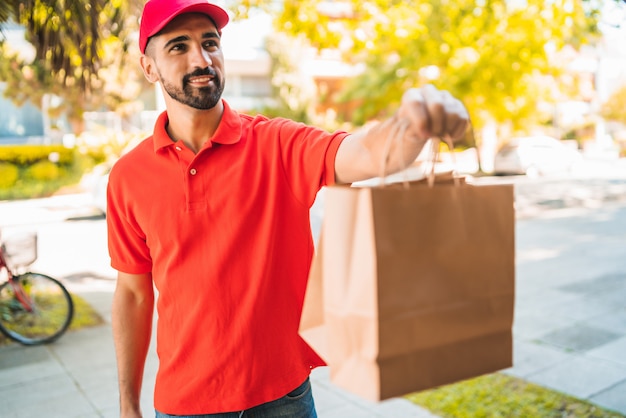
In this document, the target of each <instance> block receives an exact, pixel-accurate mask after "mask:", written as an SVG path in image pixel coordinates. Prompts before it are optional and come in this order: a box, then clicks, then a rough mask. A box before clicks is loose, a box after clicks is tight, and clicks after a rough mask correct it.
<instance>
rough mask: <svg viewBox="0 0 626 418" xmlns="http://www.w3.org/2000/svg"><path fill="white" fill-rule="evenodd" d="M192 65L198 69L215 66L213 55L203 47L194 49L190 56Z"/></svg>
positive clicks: (199, 46)
mask: <svg viewBox="0 0 626 418" xmlns="http://www.w3.org/2000/svg"><path fill="white" fill-rule="evenodd" d="M190 59H191V65H192V66H193V67H197V68H206V67H208V66H210V65H212V64H213V61H212V60H211V55H210V54H209V53H208V51H206V50H205V49H204V48H202V45H198V46H196V47H195V48H193V51H192V52H191V54H190Z"/></svg>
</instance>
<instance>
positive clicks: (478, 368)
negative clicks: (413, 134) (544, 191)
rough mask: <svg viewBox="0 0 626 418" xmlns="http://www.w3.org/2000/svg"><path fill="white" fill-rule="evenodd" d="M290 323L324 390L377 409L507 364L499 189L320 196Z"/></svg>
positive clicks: (508, 253) (338, 189)
mask: <svg viewBox="0 0 626 418" xmlns="http://www.w3.org/2000/svg"><path fill="white" fill-rule="evenodd" d="M324 201H325V202H324V218H323V224H322V231H321V240H320V244H319V245H318V249H317V253H316V255H315V259H314V261H313V267H312V269H311V275H310V279H309V286H308V289H307V294H306V297H305V304H304V309H303V316H302V321H301V326H300V328H301V329H300V332H301V335H302V337H303V338H304V339H305V340H306V341H307V342H308V343H309V344H310V345H311V346H312V347H313V348H314V349H315V350H316V351H318V353H319V354H320V355H321V356H322V357H323V358H324V359H325V360H326V362H327V364H328V365H329V367H330V375H331V381H332V382H334V383H335V384H337V385H338V386H340V387H342V388H344V389H347V390H349V391H351V392H353V393H356V394H357V395H360V396H362V397H364V398H367V399H371V400H382V399H386V398H390V397H393V396H399V395H404V394H407V393H410V392H413V391H417V390H422V389H427V388H432V387H436V386H440V385H443V384H448V383H452V382H455V381H459V380H462V379H466V378H470V377H474V376H478V375H481V374H484V373H489V372H493V371H496V370H500V369H503V368H506V367H509V366H511V365H512V333H511V328H512V323H513V304H514V275H515V266H514V209H513V188H512V186H511V185H484V186H477V185H476V186H475V185H468V184H456V185H455V184H436V185H434V186H432V187H431V186H427V185H416V184H412V185H411V186H410V187H409V188H406V187H398V186H388V187H364V188H357V187H344V186H334V187H330V188H327V189H326V190H325V196H324Z"/></svg>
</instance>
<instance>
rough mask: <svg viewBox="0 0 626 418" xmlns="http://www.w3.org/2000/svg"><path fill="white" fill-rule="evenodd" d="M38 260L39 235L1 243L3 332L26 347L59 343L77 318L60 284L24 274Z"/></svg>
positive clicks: (0, 326) (0, 323) (0, 312)
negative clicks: (58, 340) (60, 338)
mask: <svg viewBox="0 0 626 418" xmlns="http://www.w3.org/2000/svg"><path fill="white" fill-rule="evenodd" d="M36 259H37V235H36V234H32V233H29V234H25V235H22V236H19V237H17V238H15V239H13V240H5V241H4V242H3V241H0V283H1V284H0V331H1V332H2V333H3V334H4V335H6V336H7V337H8V338H10V339H11V340H14V341H16V342H18V343H21V344H23V345H39V344H46V343H51V342H53V341H55V340H57V339H58V338H59V337H60V336H61V335H63V333H65V331H67V328H68V327H69V326H70V323H71V322H72V318H73V316H74V303H73V301H72V297H71V296H70V293H69V292H68V290H67V289H66V288H65V286H64V285H63V284H62V283H61V282H60V281H58V280H56V279H54V278H52V277H50V276H47V275H45V274H41V273H33V272H25V271H24V270H25V269H26V268H27V267H28V266H30V265H31V264H32V263H34V262H35V260H36ZM23 271H24V272H23Z"/></svg>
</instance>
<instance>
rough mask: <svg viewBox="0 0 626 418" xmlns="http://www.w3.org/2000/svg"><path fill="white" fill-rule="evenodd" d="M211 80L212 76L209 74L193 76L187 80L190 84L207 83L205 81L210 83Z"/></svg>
mask: <svg viewBox="0 0 626 418" xmlns="http://www.w3.org/2000/svg"><path fill="white" fill-rule="evenodd" d="M211 81H213V77H210V76H206V77H194V78H192V79H190V80H189V83H190V84H207V83H210V82H211Z"/></svg>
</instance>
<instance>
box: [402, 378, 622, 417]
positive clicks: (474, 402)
mask: <svg viewBox="0 0 626 418" xmlns="http://www.w3.org/2000/svg"><path fill="white" fill-rule="evenodd" d="M407 399H408V400H410V401H411V402H413V403H415V404H418V405H420V406H422V407H424V408H426V409H428V410H430V411H431V412H433V413H434V414H437V415H439V416H441V417H444V418H516V417H519V418H557V417H558V418H624V415H622V414H619V413H617V412H612V411H608V410H605V409H602V408H600V407H598V406H595V405H593V404H590V403H588V402H585V401H582V400H579V399H576V398H573V397H571V396H567V395H564V394H562V393H559V392H556V391H553V390H550V389H546V388H543V387H541V386H539V385H535V384H532V383H529V382H526V381H524V380H522V379H519V378H516V377H512V376H509V375H506V374H501V373H495V374H489V375H485V376H481V377H477V378H474V379H469V380H465V381H463V382H459V383H455V384H451V385H447V386H442V387H440V388H436V389H431V390H427V391H423V392H418V393H414V394H411V395H407Z"/></svg>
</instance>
